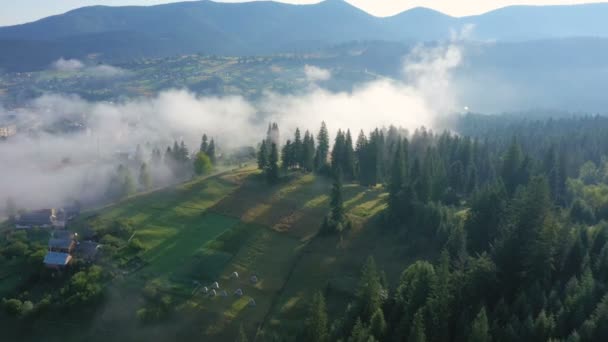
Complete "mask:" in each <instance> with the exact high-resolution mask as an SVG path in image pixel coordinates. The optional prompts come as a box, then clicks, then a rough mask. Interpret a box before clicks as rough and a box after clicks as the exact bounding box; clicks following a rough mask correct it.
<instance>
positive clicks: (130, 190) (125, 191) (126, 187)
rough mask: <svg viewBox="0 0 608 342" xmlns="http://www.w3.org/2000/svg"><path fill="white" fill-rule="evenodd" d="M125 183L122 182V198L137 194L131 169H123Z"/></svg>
mask: <svg viewBox="0 0 608 342" xmlns="http://www.w3.org/2000/svg"><path fill="white" fill-rule="evenodd" d="M123 170H124V171H123V178H122V179H123V181H122V195H121V197H127V196H129V195H132V194H134V193H135V190H136V187H135V181H133V176H131V172H130V171H129V169H127V168H124V169H123Z"/></svg>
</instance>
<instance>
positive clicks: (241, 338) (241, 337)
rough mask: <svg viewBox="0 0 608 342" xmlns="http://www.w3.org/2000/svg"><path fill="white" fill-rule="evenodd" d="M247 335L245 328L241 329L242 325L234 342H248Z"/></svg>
mask: <svg viewBox="0 0 608 342" xmlns="http://www.w3.org/2000/svg"><path fill="white" fill-rule="evenodd" d="M248 341H249V340H248V339H247V334H246V333H245V328H243V324H242V323H241V325H240V326H239V334H238V336H237V338H236V342H248Z"/></svg>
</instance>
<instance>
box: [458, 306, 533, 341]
mask: <svg viewBox="0 0 608 342" xmlns="http://www.w3.org/2000/svg"><path fill="white" fill-rule="evenodd" d="M468 341H469V342H490V341H492V338H491V337H490V329H489V326H488V317H487V316H486V308H485V307H482V308H481V310H479V313H477V316H475V320H474V321H473V323H472V324H471V332H470V334H469V338H468ZM539 341H540V340H539Z"/></svg>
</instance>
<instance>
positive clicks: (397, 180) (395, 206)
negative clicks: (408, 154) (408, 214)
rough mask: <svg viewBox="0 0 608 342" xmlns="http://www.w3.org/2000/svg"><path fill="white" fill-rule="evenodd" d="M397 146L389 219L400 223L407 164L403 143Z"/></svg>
mask: <svg viewBox="0 0 608 342" xmlns="http://www.w3.org/2000/svg"><path fill="white" fill-rule="evenodd" d="M395 145H396V146H395V156H394V158H393V164H392V170H391V179H390V183H389V186H388V211H389V219H390V220H391V221H392V222H396V221H398V220H399V219H400V217H401V215H400V212H401V210H402V205H401V203H399V199H400V197H401V196H400V192H401V191H402V189H403V183H404V179H405V163H404V162H403V151H402V149H401V141H399V140H398V141H397V142H396V143H395Z"/></svg>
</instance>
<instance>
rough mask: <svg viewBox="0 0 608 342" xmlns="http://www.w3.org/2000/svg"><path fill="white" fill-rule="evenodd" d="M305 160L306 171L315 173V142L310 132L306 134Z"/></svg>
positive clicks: (303, 152)
mask: <svg viewBox="0 0 608 342" xmlns="http://www.w3.org/2000/svg"><path fill="white" fill-rule="evenodd" d="M303 144H304V146H303V151H302V155H303V160H302V163H303V164H302V167H303V168H304V169H305V170H306V171H313V170H314V167H315V140H314V138H313V136H312V134H310V133H309V132H308V131H306V133H304V142H303Z"/></svg>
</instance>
